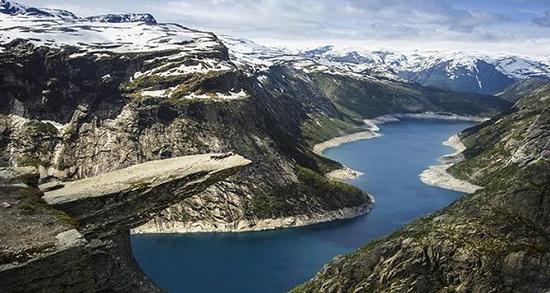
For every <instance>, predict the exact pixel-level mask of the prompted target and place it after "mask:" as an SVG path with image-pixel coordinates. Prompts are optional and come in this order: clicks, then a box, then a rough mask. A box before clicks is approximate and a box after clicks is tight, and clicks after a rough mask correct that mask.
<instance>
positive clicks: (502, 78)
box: [304, 46, 550, 94]
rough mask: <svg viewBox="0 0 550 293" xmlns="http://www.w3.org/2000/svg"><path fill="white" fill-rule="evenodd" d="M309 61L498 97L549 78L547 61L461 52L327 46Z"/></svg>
mask: <svg viewBox="0 0 550 293" xmlns="http://www.w3.org/2000/svg"><path fill="white" fill-rule="evenodd" d="M304 54H305V55H307V56H310V57H318V58H324V59H327V60H331V61H335V62H340V63H345V64H350V65H351V66H357V65H359V64H368V65H370V66H374V67H377V68H379V71H383V70H387V71H388V72H393V73H395V74H397V75H398V76H400V77H402V78H405V79H407V80H410V81H413V82H418V83H420V84H422V85H425V86H436V87H440V88H446V89H451V90H455V91H465V92H477V93H484V94H496V93H498V92H500V91H502V90H503V89H504V88H505V87H507V86H508V85H510V84H512V83H514V82H515V81H517V80H521V79H526V78H543V79H549V78H550V63H549V62H548V60H544V59H540V60H536V59H533V58H529V57H521V56H514V55H507V54H491V53H486V52H461V51H429V52H420V51H415V52H412V53H400V52H392V51H376V50H372V51H371V50H367V49H362V48H335V47H332V46H325V47H321V48H318V49H314V50H309V51H305V52H304Z"/></svg>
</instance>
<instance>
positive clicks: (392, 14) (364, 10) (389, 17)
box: [148, 0, 506, 39]
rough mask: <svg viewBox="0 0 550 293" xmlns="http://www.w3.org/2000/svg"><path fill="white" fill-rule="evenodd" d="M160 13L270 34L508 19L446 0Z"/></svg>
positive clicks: (259, 1) (155, 7) (292, 0)
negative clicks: (458, 6)
mask: <svg viewBox="0 0 550 293" xmlns="http://www.w3.org/2000/svg"><path fill="white" fill-rule="evenodd" d="M156 2H158V3H154V4H149V5H148V8H149V9H150V10H152V12H156V13H155V14H156V15H158V16H159V17H158V18H161V19H166V20H169V21H178V22H183V23H184V24H185V25H188V26H194V27H198V28H202V29H208V30H214V31H223V32H225V33H229V34H240V35H244V36H245V37H249V38H250V37H270V38H275V37H279V38H291V39H307V38H327V37H330V38H346V37H354V38H361V39H365V38H370V39H395V38H398V39H402V38H412V37H417V36H424V35H429V34H431V35H432V37H439V36H445V35H449V34H452V32H454V34H452V35H453V37H456V35H457V34H456V33H458V34H460V35H461V37H462V38H476V37H473V36H470V35H469V34H473V33H475V32H476V30H477V29H479V28H482V27H484V26H488V25H491V24H494V23H498V22H501V21H504V20H505V19H506V18H505V17H503V16H501V15H497V14H494V13H492V12H488V11H481V10H471V11H470V10H465V9H458V8H454V7H453V6H452V5H451V4H452V2H450V1H446V0H409V1H398V0H368V1H366V0H240V1H236V0H169V1H156Z"/></svg>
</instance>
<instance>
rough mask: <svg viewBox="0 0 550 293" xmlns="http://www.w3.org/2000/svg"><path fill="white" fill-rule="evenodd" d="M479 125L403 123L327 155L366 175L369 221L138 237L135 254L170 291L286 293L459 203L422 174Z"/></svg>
mask: <svg viewBox="0 0 550 293" xmlns="http://www.w3.org/2000/svg"><path fill="white" fill-rule="evenodd" d="M472 125H473V124H472V123H470V122H458V121H443V120H402V121H401V122H395V123H388V124H385V125H382V126H381V127H380V128H381V133H382V134H383V136H381V137H378V138H374V139H370V140H365V141H358V142H353V143H349V144H345V145H342V146H340V147H337V148H334V149H329V150H327V151H326V152H325V155H326V156H328V157H330V158H332V159H335V160H337V161H340V162H342V163H343V164H345V165H347V166H349V167H351V168H352V169H355V170H358V171H361V172H363V173H365V175H364V176H361V177H359V178H357V179H355V180H353V181H350V183H351V184H353V185H355V186H357V187H360V188H362V189H363V190H366V191H368V192H369V193H370V194H372V195H374V197H375V199H376V205H375V208H374V209H373V210H372V211H371V212H370V213H369V214H367V215H366V216H363V217H359V218H356V219H351V220H344V221H338V222H333V223H327V224H319V225H313V226H308V227H300V228H292V229H286V230H280V231H266V232H247V233H200V234H181V235H136V236H132V247H133V252H134V255H135V257H136V259H137V261H138V263H139V264H140V266H141V267H142V268H143V270H144V271H145V273H146V274H147V275H149V276H150V277H151V278H152V279H153V280H154V281H155V282H156V283H157V284H158V285H159V286H160V287H161V288H163V289H165V290H167V291H168V292H216V293H219V292H263V293H269V292H284V291H286V290H288V289H291V288H292V287H294V286H295V285H297V284H299V283H302V282H304V281H306V280H308V279H309V278H311V277H312V276H313V275H314V274H315V273H316V272H317V271H318V270H319V269H320V268H321V267H322V266H323V264H325V263H326V262H328V261H330V260H331V259H332V258H333V257H334V256H336V255H338V254H342V253H347V252H351V251H353V250H354V249H356V248H358V247H360V246H361V245H363V244H365V243H366V242H367V241H369V240H371V239H373V238H376V237H379V236H381V235H384V234H388V233H390V232H392V231H394V230H396V229H398V228H399V227H401V226H403V225H404V224H406V223H408V222H410V221H411V220H413V219H415V218H418V217H420V216H423V215H426V214H429V213H431V212H433V211H436V210H438V209H441V208H443V207H445V206H447V205H449V204H450V203H451V202H453V201H454V200H456V199H457V198H459V197H460V196H461V194H460V193H457V192H453V191H448V190H444V189H440V188H435V187H430V186H428V185H425V184H423V183H422V182H421V181H420V179H419V177H418V174H420V172H422V170H424V169H426V168H427V167H428V166H429V165H432V164H435V163H437V158H438V157H440V156H442V155H444V154H447V153H449V152H451V151H452V149H451V148H449V147H447V146H444V145H442V142H443V141H445V140H446V139H447V138H448V137H449V136H451V135H453V134H454V133H457V132H459V131H460V130H462V129H464V128H467V127H469V126H472Z"/></svg>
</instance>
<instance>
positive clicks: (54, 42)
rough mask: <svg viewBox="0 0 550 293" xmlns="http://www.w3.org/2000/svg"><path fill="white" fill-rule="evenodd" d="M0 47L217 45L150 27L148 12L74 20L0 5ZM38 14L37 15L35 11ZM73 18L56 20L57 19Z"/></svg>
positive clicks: (192, 48)
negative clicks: (19, 44) (18, 42)
mask: <svg viewBox="0 0 550 293" xmlns="http://www.w3.org/2000/svg"><path fill="white" fill-rule="evenodd" d="M1 7H4V10H1V11H0V12H1V13H3V15H2V17H1V18H0V29H1V30H2V33H1V34H0V49H1V47H2V46H5V45H6V44H9V43H10V42H12V41H14V40H17V39H23V40H27V41H29V42H31V43H33V44H35V45H45V46H49V47H58V48H61V47H63V46H71V47H74V48H76V49H79V50H83V51H87V52H101V51H109V52H141V51H158V50H171V49H178V50H184V51H187V52H189V53H193V52H197V51H205V52H208V51H212V50H213V49H214V48H215V47H218V46H220V42H219V41H218V40H217V38H216V37H215V36H213V35H212V34H210V33H205V32H198V31H195V30H191V29H187V28H184V27H182V26H180V25H177V24H156V21H155V19H154V18H153V16H151V15H149V14H119V15H114V14H110V15H103V16H93V17H88V18H79V17H76V16H74V15H73V14H72V13H70V12H65V11H61V10H44V9H37V8H30V7H26V6H23V5H20V4H15V3H13V2H11V3H10V2H7V1H3V2H2V6H1ZM36 11H38V12H39V13H35V12H36ZM69 14H70V15H72V16H73V17H60V15H69Z"/></svg>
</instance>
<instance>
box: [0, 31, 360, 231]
mask: <svg viewBox="0 0 550 293" xmlns="http://www.w3.org/2000/svg"><path fill="white" fill-rule="evenodd" d="M213 41H215V39H213V40H212V42H213ZM209 43H210V41H209ZM216 48H217V49H216ZM180 53H181V52H177V51H171V52H145V53H141V54H130V53H127V54H119V53H109V54H105V55H106V56H102V57H101V58H98V57H97V56H95V55H94V54H88V55H82V56H80V55H78V56H77V57H74V56H73V57H71V56H72V53H71V51H70V50H67V49H66V50H57V49H51V48H44V47H41V48H36V47H32V46H31V45H28V44H24V43H22V44H19V45H14V46H13V47H10V49H8V50H7V51H6V52H5V54H4V56H3V57H2V58H0V60H2V61H0V62H5V65H6V66H2V69H1V70H0V78H1V79H2V80H4V81H5V82H6V83H7V84H8V88H9V90H7V91H5V92H3V93H2V95H3V96H4V97H6V98H5V99H2V103H4V104H5V105H4V106H5V107H2V111H3V112H4V113H3V114H4V115H0V133H1V135H0V147H1V148H2V149H3V150H5V151H4V152H2V154H0V156H2V162H1V163H0V164H3V165H10V166H13V165H19V166H22V165H33V166H37V167H38V169H39V171H40V173H41V177H42V179H43V180H44V181H49V180H63V181H67V180H76V179H81V178H87V177H90V176H95V175H98V174H102V173H106V172H109V171H113V170H117V169H120V168H124V167H128V166H131V165H133V164H137V163H142V162H146V161H150V160H158V159H165V158H170V157H175V156H182V155H192V154H198V153H205V152H228V151H234V152H237V153H240V154H244V155H245V156H246V157H247V158H249V159H251V160H252V161H253V162H254V163H253V164H252V166H251V167H250V168H247V170H245V171H243V172H242V173H240V174H238V175H237V176H236V177H233V178H232V179H230V180H228V181H225V182H222V183H220V184H216V186H213V187H212V188H209V189H207V190H206V191H205V192H204V193H203V194H201V195H200V196H199V195H197V196H194V197H192V198H189V199H186V200H184V201H183V202H182V203H181V204H178V205H176V206H174V207H173V208H170V209H169V210H167V211H166V212H165V213H163V214H162V216H161V217H160V218H159V219H157V220H158V221H159V222H165V221H173V220H175V221H179V222H184V223H185V224H186V225H188V226H190V225H193V223H196V222H200V221H204V222H207V223H209V225H210V226H213V227H217V226H219V227H222V226H226V225H233V226H235V227H237V226H239V223H240V222H247V223H254V222H256V221H258V220H263V219H274V218H284V217H289V216H301V217H306V218H307V217H310V218H318V217H317V216H318V215H320V214H322V213H324V212H327V211H336V210H339V209H342V208H353V207H352V206H349V205H346V203H336V204H335V202H328V201H326V200H324V199H323V198H326V197H324V195H322V194H321V192H319V191H317V192H313V193H309V194H300V195H299V196H297V197H294V196H293V197H292V198H289V197H287V196H286V194H282V193H278V192H277V191H278V189H279V188H280V187H285V186H291V185H295V184H301V185H304V183H302V182H300V181H299V178H298V176H297V171H296V170H297V168H300V167H305V168H308V169H311V170H314V171H316V172H317V173H319V174H322V173H324V172H327V171H330V170H332V169H334V168H338V167H339V164H337V163H335V162H332V161H330V160H327V159H324V158H321V157H319V156H317V155H315V154H313V153H312V152H311V151H310V149H309V148H310V146H309V145H308V141H310V140H313V139H324V138H329V137H331V136H334V135H338V134H341V133H345V132H348V131H356V129H355V126H354V125H353V124H352V123H350V122H343V121H342V120H341V119H343V118H344V117H343V116H342V114H341V113H340V112H338V110H337V109H336V107H335V106H334V105H333V104H332V103H331V102H330V101H329V100H328V98H326V97H325V96H324V95H323V94H322V93H321V92H320V91H319V90H318V89H317V88H316V87H315V85H314V84H313V83H311V81H309V80H308V77H307V76H306V75H305V74H302V73H299V72H296V71H295V70H293V69H291V68H288V67H274V68H272V69H270V71H269V72H264V73H263V75H262V76H264V79H262V82H260V80H258V78H257V76H255V75H252V76H250V75H247V74H244V73H243V72H242V71H240V70H239V69H238V68H236V67H235V66H233V65H232V64H231V60H229V59H228V56H227V49H225V47H223V45H222V44H221V43H220V44H218V46H214V49H213V50H211V51H208V52H201V53H200V54H198V53H196V54H194V55H192V56H185V55H182V57H179V59H174V58H173V57H174V56H176V55H178V54H180ZM197 54H198V55H197ZM197 58H198V59H201V60H213V61H212V62H211V63H213V64H225V65H224V66H225V67H223V68H222V69H219V70H218V69H211V70H204V72H202V71H201V72H192V73H182V74H179V75H174V76H168V77H160V74H163V73H166V72H167V71H169V70H170V68H172V66H176V65H178V66H180V65H182V64H187V65H189V66H191V67H193V66H194V65H193V64H194V63H193V62H197V61H196V60H197ZM15 59H17V60H18V62H19V63H20V64H21V65H22V66H23V67H17V66H15V65H14V64H13V63H14V60H15ZM174 60H175V61H174ZM163 62H164V63H163ZM170 62H176V64H175V65H171V66H165V67H162V66H164V65H168V63H170ZM33 67H35V70H33V71H32V72H31V71H30V70H29V68H33ZM158 67H162V68H163V70H164V71H161V72H160V73H158V74H152V73H151V72H153V71H154V72H156V71H155V70H157V68H158ZM193 68H194V67H193ZM137 73H140V74H141V75H140V74H137ZM136 74H137V76H138V77H135V76H136ZM107 75H109V76H107ZM106 76H107V77H106ZM171 87H178V91H172V92H171V94H170V95H166V96H148V95H150V94H151V93H152V92H155V91H159V90H160V89H161V88H171ZM281 89H284V90H281ZM240 91H242V92H244V93H246V97H244V98H238V99H230V98H227V97H226V96H224V95H214V94H213V93H227V92H229V93H234V92H240ZM208 93H212V95H214V96H213V97H212V99H206V98H205V97H202V96H204V95H207V94H208ZM201 95H202V96H201ZM197 97H200V98H197ZM220 97H226V98H224V99H222V98H220ZM327 116H328V118H327ZM305 124H307V125H308V129H310V128H311V126H312V125H318V124H320V125H323V127H325V128H326V129H322V130H320V131H316V132H315V137H304V136H305V134H307V132H306V131H305V129H304V125H305ZM308 131H309V130H308ZM318 133H320V134H318ZM325 195H326V194H325ZM364 198H365V200H368V197H364ZM255 199H258V200H255ZM266 202H277V203H280V205H283V206H284V208H281V209H279V208H274V209H273V210H271V211H268V213H265V212H264V211H262V212H261V214H260V213H259V212H258V211H259V210H262V206H264V204H265V203H266ZM367 203H368V202H367V201H365V202H361V203H360V204H367Z"/></svg>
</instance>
